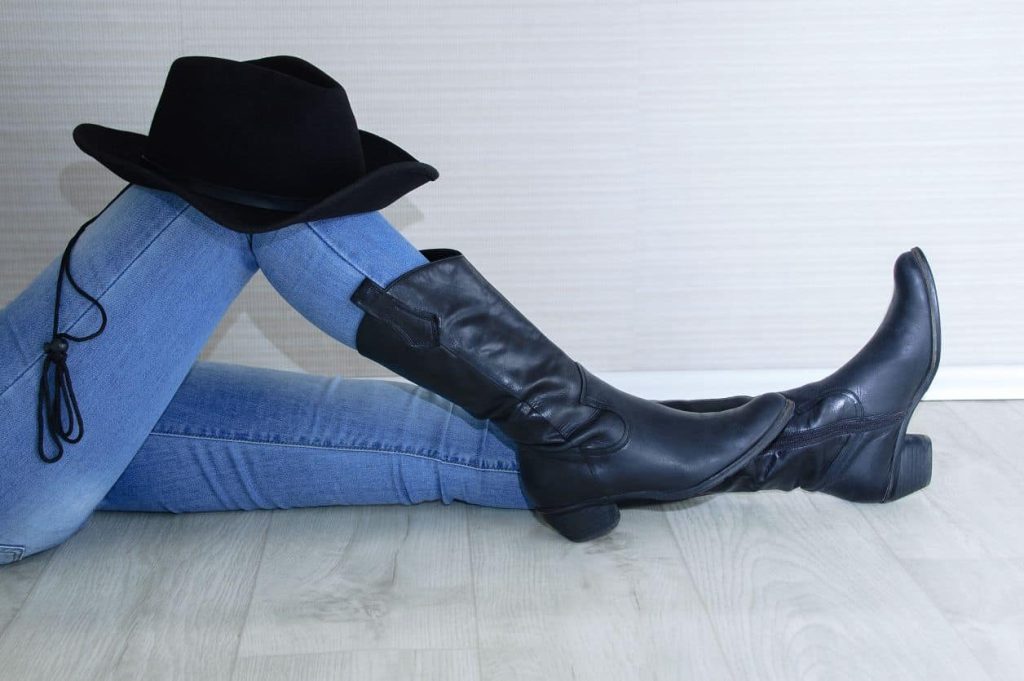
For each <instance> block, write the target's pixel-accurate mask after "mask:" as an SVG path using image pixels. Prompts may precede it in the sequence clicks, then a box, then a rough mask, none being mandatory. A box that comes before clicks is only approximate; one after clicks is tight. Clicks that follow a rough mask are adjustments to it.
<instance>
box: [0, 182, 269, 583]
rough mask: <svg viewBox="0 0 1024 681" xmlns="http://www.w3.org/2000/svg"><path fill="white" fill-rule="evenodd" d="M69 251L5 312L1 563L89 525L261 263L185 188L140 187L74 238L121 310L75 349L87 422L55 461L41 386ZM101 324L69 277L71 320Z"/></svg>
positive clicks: (72, 359)
mask: <svg viewBox="0 0 1024 681" xmlns="http://www.w3.org/2000/svg"><path fill="white" fill-rule="evenodd" d="M58 261H59V258H57V259H55V260H54V261H53V262H52V263H50V264H49V266H47V267H46V268H45V269H44V270H43V271H42V272H41V273H40V274H39V276H38V277H36V278H35V280H33V281H32V282H31V283H30V284H29V286H28V288H26V289H25V290H24V291H23V292H22V293H21V294H20V295H19V296H18V297H17V298H15V299H14V300H13V301H12V302H11V303H10V304H9V305H8V306H7V307H6V308H4V309H3V310H2V311H0V414H2V418H0V563H3V562H11V561H13V560H17V559H18V558H20V557H22V556H26V555H30V554H33V553H36V552H38V551H41V550H43V549H47V548H50V547H52V546H55V545H57V544H59V543H60V542H62V541H63V540H64V539H66V538H67V537H69V536H70V535H71V534H73V533H74V532H75V531H76V530H78V529H79V528H80V527H81V525H82V524H83V523H84V522H85V520H86V519H87V518H88V516H89V514H90V513H91V511H92V510H93V509H94V508H95V506H96V505H97V504H98V503H99V502H100V500H102V499H103V497H104V495H105V494H106V493H107V492H108V491H109V490H110V487H111V486H112V485H113V484H114V482H115V481H116V480H117V479H118V477H119V476H120V475H121V473H123V472H124V469H125V467H126V466H127V465H128V462H129V461H130V460H131V458H132V457H133V456H134V455H135V453H136V452H137V451H138V449H139V447H140V446H141V445H142V443H143V441H144V440H145V439H146V437H147V436H148V435H149V433H150V431H151V430H152V429H153V426H154V425H155V424H156V422H157V420H158V419H159V417H160V414H161V413H163V411H164V409H165V408H166V407H167V405H168V403H169V402H170V401H171V398H172V397H173V395H174V393H175V391H176V390H177V389H178V386H179V385H180V384H181V382H182V381H183V380H184V378H185V376H186V375H187V373H188V371H189V369H190V368H191V367H192V365H193V363H194V362H195V360H196V357H197V356H198V354H199V352H200V350H201V349H202V347H203V344H204V343H205V342H206V340H207V338H208V337H209V335H210V334H211V333H212V331H213V330H214V328H215V327H216V325H217V322H218V321H219V320H220V318H221V316H222V315H223V314H224V312H225V310H226V309H227V307H228V305H229V304H230V303H231V301H232V300H233V299H234V298H235V297H236V295H237V294H238V293H239V291H240V290H241V289H242V287H243V286H244V285H245V283H246V282H247V281H248V280H249V278H250V277H251V276H252V274H253V273H254V272H255V271H256V269H257V265H256V262H255V259H254V257H253V255H252V252H251V250H250V248H249V243H248V240H247V238H246V235H244V234H239V233H237V232H232V231H230V230H227V229H225V228H223V227H221V226H219V225H217V224H216V223H214V222H213V221H211V220H209V219H208V218H206V217H205V216H204V215H202V214H201V213H199V212H198V211H197V210H195V209H194V208H192V207H191V206H190V205H189V204H188V203H187V202H185V201H184V200H183V199H181V198H180V197H178V196H177V195H175V194H172V193H169V192H163V191H158V190H155V189H150V188H146V187H141V186H138V185H130V186H129V187H127V188H126V190H125V191H124V192H123V193H122V194H120V195H119V196H118V197H117V199H116V200H115V201H113V202H112V203H111V204H110V205H109V206H108V207H107V208H106V209H105V210H104V211H103V213H102V214H101V215H100V216H99V217H98V218H97V219H96V221H95V222H93V223H92V224H91V225H90V226H89V227H88V228H87V229H86V230H85V232H84V233H83V235H82V237H81V239H80V240H79V242H78V243H77V245H76V246H75V248H74V250H73V251H72V255H71V270H72V273H73V275H74V276H75V278H76V280H77V281H78V282H79V283H80V284H81V285H82V287H83V288H84V289H85V290H86V291H87V292H89V293H90V294H92V295H94V296H96V297H98V298H99V300H100V302H101V303H102V305H103V306H104V308H105V309H106V312H107V315H108V323H107V327H106V330H105V331H104V332H103V333H102V334H101V335H99V336H98V337H96V338H94V339H92V340H89V341H85V342H83V343H72V344H71V347H70V348H69V350H68V360H67V364H68V368H69V371H70V374H71V377H72V379H73V385H74V389H75V392H76V393H77V396H78V401H79V405H80V408H81V411H82V415H83V418H84V422H85V433H84V437H83V439H82V440H81V441H80V442H79V443H77V444H66V445H65V453H64V457H63V458H62V459H61V460H59V461H57V462H56V463H52V464H47V463H44V462H43V461H42V460H41V459H40V458H39V457H38V455H37V453H36V433H37V430H36V429H37V421H36V418H37V410H38V403H37V399H38V390H39V380H40V374H41V370H42V359H43V352H42V350H43V344H44V343H45V342H46V341H48V340H49V338H50V325H51V323H52V315H53V300H54V293H55V286H56V279H57V271H58V266H59V262H58ZM98 323H99V313H98V310H97V309H96V307H95V306H93V305H92V304H91V303H89V302H88V301H86V300H84V299H82V298H81V297H80V296H78V295H77V294H75V292H74V291H73V290H70V289H69V287H67V286H65V291H64V296H63V302H62V306H61V328H60V330H61V331H64V332H69V333H73V334H75V335H85V334H88V333H90V332H92V331H93V330H95V329H96V328H97V325H98Z"/></svg>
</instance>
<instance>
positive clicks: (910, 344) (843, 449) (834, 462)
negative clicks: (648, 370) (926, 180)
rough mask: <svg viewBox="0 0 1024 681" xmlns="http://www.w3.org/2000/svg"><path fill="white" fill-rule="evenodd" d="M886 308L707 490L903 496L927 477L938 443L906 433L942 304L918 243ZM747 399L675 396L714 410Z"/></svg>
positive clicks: (935, 343)
mask: <svg viewBox="0 0 1024 681" xmlns="http://www.w3.org/2000/svg"><path fill="white" fill-rule="evenodd" d="M893 276H894V279H895V288H894V291H893V294H892V301H891V302H890V304H889V310H888V312H887V314H886V316H885V319H884V320H883V321H882V324H881V326H879V328H878V330H877V331H876V332H875V335H874V336H873V337H872V338H871V340H870V341H868V343H867V345H865V346H864V347H863V348H862V349H861V350H860V352H858V353H857V354H856V355H855V356H854V357H853V359H851V360H850V361H849V362H847V363H846V364H845V365H844V366H843V367H842V368H840V369H839V370H838V371H836V372H835V373H834V374H832V375H831V376H829V377H827V378H824V379H822V380H820V381H817V382H815V383H810V384H808V385H805V386H802V387H800V388H795V389H793V390H787V391H785V392H783V394H784V395H786V396H787V397H789V398H790V399H791V400H793V401H794V402H795V403H796V412H795V413H794V415H793V418H792V420H791V421H790V422H789V424H787V425H786V428H785V430H783V432H782V433H781V434H780V435H779V437H778V438H776V439H775V441H774V442H772V443H771V444H769V445H768V447H767V448H766V449H765V450H764V451H762V452H761V453H760V454H759V455H757V456H756V457H753V458H752V459H750V460H748V461H747V463H746V465H744V467H743V468H742V470H739V471H737V472H736V473H734V474H732V475H730V476H729V477H728V478H727V479H725V480H723V481H721V482H720V483H719V484H718V485H716V486H715V487H714V488H713V489H710V490H708V493H709V494H710V493H713V492H750V491H756V490H763V489H779V490H792V489H794V488H796V487H802V488H804V489H808V490H812V491H817V492H825V493H826V494H831V495H833V496H837V497H840V498H842V499H847V500H849V501H860V502H886V501H893V500H895V499H899V498H901V497H904V496H906V495H908V494H910V493H911V492H916V491H917V490H919V489H921V488H923V487H925V486H926V485H928V483H929V482H930V481H931V472H932V445H931V440H929V439H928V438H927V437H925V436H924V435H906V432H907V424H908V423H909V422H910V417H911V415H912V414H913V413H914V409H915V408H916V407H917V404H918V402H920V400H921V396H922V395H924V392H925V391H926V390H927V389H928V386H929V385H930V384H931V382H932V377H934V376H935V371H936V370H937V369H938V366H939V348H940V332H939V303H938V298H937V297H936V294H935V281H934V279H933V278H932V273H931V268H929V266H928V261H927V260H925V257H924V253H923V252H921V249H919V248H915V249H913V250H911V251H908V252H906V253H903V254H902V255H900V257H899V258H898V259H897V260H896V265H895V267H894V272H893ZM750 399H751V398H749V397H745V396H737V397H727V398H722V399H717V400H689V401H687V400H673V401H669V402H665V403H664V404H667V405H669V406H671V407H674V408H677V409H683V410H686V411H688V412H692V411H697V412H705V413H714V412H716V411H718V410H720V409H730V410H731V409H735V408H736V407H739V406H742V405H743V404H746V402H747V401H748V400H750Z"/></svg>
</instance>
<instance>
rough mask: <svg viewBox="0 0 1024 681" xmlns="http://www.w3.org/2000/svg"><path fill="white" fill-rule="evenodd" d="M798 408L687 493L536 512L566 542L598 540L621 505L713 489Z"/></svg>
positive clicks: (600, 501)
mask: <svg viewBox="0 0 1024 681" xmlns="http://www.w3.org/2000/svg"><path fill="white" fill-rule="evenodd" d="M795 408H796V405H795V404H793V403H792V402H790V403H789V405H787V407H786V409H785V410H784V411H783V412H782V413H781V414H780V415H779V417H778V418H777V419H776V420H775V422H773V423H772V425H771V427H770V428H768V429H767V430H766V431H765V433H764V434H763V435H762V436H761V437H760V438H759V439H758V440H757V442H755V443H754V444H753V445H751V447H750V449H748V450H747V452H746V453H744V454H743V455H742V456H740V457H739V458H737V460H736V461H734V462H733V463H732V464H731V465H729V466H728V467H726V468H724V469H722V470H721V471H720V472H719V473H718V474H717V475H715V476H713V477H711V478H709V479H707V480H705V481H704V482H702V483H701V484H699V485H695V486H694V487H691V488H689V489H686V490H680V491H674V492H663V491H647V492H629V493H627V494H618V495H614V496H609V497H603V498H601V499H594V500H590V501H587V502H584V503H581V504H573V505H571V506H565V507H563V508H557V509H535V510H536V512H537V515H539V516H540V517H541V518H542V519H543V520H544V522H546V523H547V524H548V525H550V526H551V527H552V528H553V529H554V530H555V531H556V532H558V533H559V534H560V535H562V536H563V537H565V538H566V539H568V540H570V541H574V542H586V541H591V540H593V539H598V538H599V537H603V536H604V535H606V534H608V533H609V532H611V531H612V530H614V529H615V527H616V526H617V525H618V524H619V519H620V512H619V506H618V505H619V504H620V503H621V504H624V503H634V502H641V503H643V502H657V503H668V502H673V501H684V500H686V499H692V498H694V497H697V496H700V495H702V494H704V493H705V492H707V491H708V490H710V489H713V488H714V487H716V486H717V485H718V484H719V483H720V482H721V481H722V480H724V479H725V478H727V477H729V476H730V475H732V474H734V473H735V472H736V471H738V470H740V469H741V468H743V467H744V466H745V465H746V464H747V463H748V462H749V461H750V459H751V457H754V456H757V455H758V454H759V453H760V452H761V450H762V449H764V448H765V447H766V446H767V445H768V443H769V442H771V441H772V440H774V439H775V437H776V436H777V435H778V434H779V433H780V432H782V429H783V428H785V427H786V424H787V423H789V420H790V418H792V416H793V411H794V409H795Z"/></svg>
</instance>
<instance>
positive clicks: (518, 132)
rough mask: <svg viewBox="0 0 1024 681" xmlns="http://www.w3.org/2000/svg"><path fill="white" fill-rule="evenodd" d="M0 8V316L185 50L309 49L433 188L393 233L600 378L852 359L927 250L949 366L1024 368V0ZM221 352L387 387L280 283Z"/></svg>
mask: <svg viewBox="0 0 1024 681" xmlns="http://www.w3.org/2000/svg"><path fill="white" fill-rule="evenodd" d="M0 7H2V12H3V16H2V23H0V272H2V287H0V304H3V303H6V302H7V301H9V300H10V299H12V298H13V297H14V296H15V295H17V293H18V292H19V290H20V289H21V288H22V287H23V286H24V285H25V284H27V283H28V281H29V280H30V279H31V278H32V277H34V276H35V274H36V273H37V271H38V270H39V269H40V268H41V267H43V265H44V264H45V263H46V262H48V261H49V260H50V259H51V258H53V257H55V256H56V255H57V254H58V253H59V252H60V250H61V248H62V247H63V245H64V243H65V242H66V241H67V238H68V237H69V236H70V234H71V233H72V231H73V230H74V228H76V227H77V226H78V225H79V224H80V223H81V222H82V221H84V220H85V219H86V218H87V217H89V216H91V215H93V214H94V213H95V212H97V211H98V210H99V209H100V208H101V207H102V206H103V205H104V204H105V203H106V202H107V201H108V200H109V198H110V197H111V196H112V195H113V194H114V193H115V192H116V191H117V189H119V188H120V187H121V186H122V182H121V181H120V180H119V179H117V178H116V177H114V176H113V175H112V174H110V173H109V172H107V171H106V170H104V169H103V168H102V167H101V166H99V165H98V164H97V163H95V162H94V161H92V160H91V159H89V158H88V157H86V156H85V155H84V154H83V153H81V152H80V151H79V150H78V149H77V148H76V147H75V146H74V144H73V142H72V140H71V129H72V128H73V127H74V125H76V124H77V123H80V122H95V123H101V124H104V125H109V126H114V127H123V128H126V129H130V130H135V131H139V132H145V131H146V130H147V128H148V124H149V120H150V116H151V114H152V110H153V107H154V106H155V104H156V101H157V98H158V96H159V93H160V89H161V87H162V84H163V78H164V76H165V74H166V69H167V66H168V64H169V63H170V62H171V60H172V59H173V58H174V57H176V56H179V55H182V54H213V55H218V56H226V57H231V58H238V59H249V58H254V57H259V56H266V55H270V54H295V55H298V56H301V57H304V58H306V59H309V60H310V61H312V62H314V63H316V64H318V65H319V66H321V67H322V68H324V69H325V70H327V71H328V72H329V73H331V74H332V75H334V76H335V77H336V78H337V79H338V80H339V81H341V82H342V83H343V84H344V85H345V86H346V88H347V90H348V91H349V95H350V98H351V100H352V102H353V106H354V108H355V112H356V115H357V118H358V119H359V122H360V124H361V126H362V127H364V128H366V129H369V130H372V131H375V132H377V133H379V134H383V135H385V136H387V137H389V138H391V139H393V140H395V141H396V142H398V143H399V144H400V145H402V146H403V147H405V148H406V149H408V150H409V151H411V152H412V153H413V154H414V155H416V156H418V157H419V158H421V159H422V160H425V161H427V162H430V163H432V164H434V165H435V166H436V167H437V168H438V169H439V170H440V171H441V179H440V180H439V181H438V182H436V183H433V184H431V185H428V186H426V187H423V188H421V189H419V190H417V191H416V192H414V193H413V194H411V195H409V196H408V197H406V198H405V199H403V200H401V201H400V202H398V203H397V204H395V205H393V206H392V207H391V208H389V209H388V210H387V211H385V213H386V215H387V216H388V217H389V218H391V219H392V221H393V222H395V223H396V224H397V225H399V226H400V227H401V228H402V229H403V232H404V233H405V234H406V235H407V236H408V237H409V238H410V239H411V240H412V241H413V242H414V243H415V244H416V245H417V246H418V247H421V248H425V247H434V246H452V247H457V248H460V249H461V250H463V251H464V252H465V253H466V254H467V255H468V256H469V257H470V259H471V260H472V261H473V262H474V264H476V265H477V267H478V268H479V269H481V270H482V271H483V272H484V273H485V274H487V275H488V277H489V278H490V279H491V280H492V281H493V282H494V283H495V284H496V285H498V286H499V287H500V288H501V289H502V290H503V291H504V292H505V293H506V295H508V297H509V298H511V299H512V301H513V302H515V303H516V304H517V305H518V306H519V307H520V308H521V309H523V311H524V312H526V313H527V314H528V315H529V316H530V317H531V318H532V319H534V320H535V321H536V322H537V323H538V325H539V326H540V327H541V328H542V329H543V330H544V331H545V332H547V333H548V335H549V336H551V337H552V338H553V339H555V340H556V341H557V342H559V343H560V344H562V345H563V347H565V348H566V350H567V351H569V352H570V354H572V355H574V356H575V357H576V358H578V359H580V360H582V361H583V362H584V363H586V364H588V366H591V367H592V368H594V369H595V370H598V371H601V372H608V371H634V372H635V371H680V370H694V371H696V370H719V369H747V370H750V369H765V370H793V369H800V368H808V367H810V368H818V367H833V366H835V365H837V364H839V363H841V362H842V361H843V360H844V359H845V358H846V357H847V356H849V355H850V354H851V353H852V352H853V351H855V350H856V349H857V348H858V347H859V346H860V345H861V344H862V343H863V341H864V340H866V338H867V337H868V336H869V335H870V333H871V332H872V330H873V329H874V327H875V325H876V324H877V322H878V321H879V320H880V318H881V315H882V313H883V311H884V308H885V305H886V303H887V301H888V296H889V290H890V285H891V279H890V272H891V263H892V260H893V258H894V257H895V256H896V255H897V254H898V253H899V252H900V251H902V250H906V249H907V248H909V247H911V246H914V245H919V246H921V247H923V248H924V249H925V252H926V253H927V255H928V257H929V259H930V260H931V263H932V266H933V269H934V271H935V273H936V277H937V280H938V288H939V297H940V301H941V304H942V316H943V324H944V328H943V331H944V351H943V362H944V364H943V366H944V368H949V367H956V366H959V367H976V366H979V365H987V366H990V367H991V366H998V367H1002V366H1004V365H1006V366H1021V365H1024V342H1022V341H1024V314H1022V312H1024V305H1022V302H1021V301H1022V298H1024V296H1022V294H1024V268H1022V267H1021V262H1022V256H1024V234H1022V227H1024V224H1022V223H1024V3H1020V2H1005V3H999V2H966V1H963V2H916V3H915V2H893V1H885V2H882V1H875V0H870V1H861V2H839V1H838V0H817V1H811V0H808V1H805V2H794V1H785V2H757V1H749V2H748V1H739V2H733V1H723V0H715V1H705V2H663V3H655V2H647V1H643V2H614V3H607V4H605V3H597V2H593V1H586V2H557V1H551V0H547V1H537V0H529V1H514V2H513V1H509V2H495V1H493V0H478V1H475V2H451V1H450V0H445V1H443V2H429V3H423V2H419V3H417V2H410V1H409V0H392V1H390V2H387V3H378V2H366V3H353V2H349V3H342V2H327V1H326V0H319V1H318V2H309V3H295V2H281V1H280V0H276V1H274V2H268V1H265V0H255V1H254V0H232V1H229V2H225V1H216V0H213V1H210V0H203V1H202V2H199V1H194V0H182V2H178V3H168V2H145V3H139V2H133V3H117V2H109V1H108V2H73V3H55V2H42V1H40V0H34V1H25V0H17V1H15V0H3V2H2V5H0ZM206 354H207V356H208V357H215V358H218V359H226V360H230V361H238V362H244V363H250V364H262V365H267V366H277V367H283V368H301V369H304V370H308V371H316V372H344V373H349V374H353V375H366V374H375V373H379V372H380V370H379V369H377V368H376V367H374V366H372V365H370V364H368V363H365V362H364V361H363V360H362V359H361V358H359V357H358V356H357V355H355V353H354V352H351V351H348V350H346V349H344V348H341V347H339V346H338V345H337V344H336V343H334V342H333V341H330V340H329V339H327V338H326V337H324V336H323V335H322V334H320V333H319V332H318V331H316V330H315V329H313V327H311V326H310V325H308V324H307V323H306V322H305V321H303V320H302V319H301V318H300V317H299V316H298V315H297V314H296V313H294V312H293V311H291V309H290V308H288V306H287V305H286V304H285V303H283V302H282V301H281V300H280V299H278V298H277V297H276V295H275V294H274V293H273V292H272V291H271V290H270V288H269V286H267V284H266V282H265V281H263V280H262V279H261V278H258V279H257V280H255V281H254V282H253V284H252V285H250V287H249V289H247V290H246V292H245V293H244V294H243V295H242V296H241V297H240V298H239V300H238V301H237V304H236V305H235V306H234V307H233V309H232V310H231V313H230V314H229V315H228V317H227V318H226V319H225V320H224V323H223V324H222V325H221V328H220V329H219V331H218V333H217V334H216V336H215V338H214V339H212V341H211V344H210V345H209V347H208V349H207V353H206ZM959 371H960V373H961V374H963V372H964V371H967V375H970V372H971V371H974V369H966V370H965V369H961V370H959ZM992 373H993V371H992V370H990V371H989V374H992ZM994 373H995V374H997V376H999V375H1002V376H1006V377H1011V376H1017V377H1019V376H1020V374H1019V373H1018V374H1016V375H1014V374H1012V373H1004V372H1003V371H1002V369H997V370H995V372H994ZM943 374H944V372H940V375H939V380H940V381H941V380H942V378H943ZM694 375H696V374H694ZM702 375H703V374H702ZM741 375H743V374H741ZM772 375H773V376H774V375H775V374H772ZM789 375H790V374H786V373H785V371H783V374H782V379H781V380H785V379H786V378H787V377H788V376H789ZM792 375H794V376H795V375H796V374H792ZM702 380H704V379H702ZM709 380H710V379H709ZM1007 380H1009V379H1006V380H1003V382H1002V389H1005V388H1006V381H1007ZM1014 380H1016V379H1014ZM997 382H998V381H997ZM711 383H712V384H713V383H714V381H711ZM703 385H704V387H705V388H707V386H708V384H707V383H706V382H705V383H704V384H703ZM737 385H738V386H739V387H742V385H744V384H743V381H742V380H741V381H740V382H739V383H738V384H737ZM730 386H731V384H730ZM776 387H779V388H781V387H784V386H782V385H779V386H776ZM1020 387H1021V389H1024V386H1020Z"/></svg>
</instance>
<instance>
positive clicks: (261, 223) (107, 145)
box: [72, 123, 438, 233]
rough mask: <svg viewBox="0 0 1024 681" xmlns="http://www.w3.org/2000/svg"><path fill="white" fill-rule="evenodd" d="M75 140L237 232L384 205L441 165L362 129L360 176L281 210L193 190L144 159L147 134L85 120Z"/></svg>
mask: <svg viewBox="0 0 1024 681" xmlns="http://www.w3.org/2000/svg"><path fill="white" fill-rule="evenodd" d="M72 136H73V137H74V140H75V144H77V145H78V147H79V148H80V149H81V150H82V151H84V152H85V153H87V154H89V155H90V156H92V157H93V158H94V159H96V160H97V161H99V162H100V163H102V164H103V165H104V166H106V167H107V169H109V170H110V171H111V172H113V173H114V174H115V175H117V176H118V177H121V178H122V179H125V180H127V181H129V182H134V183H136V184H140V185H143V186H146V187H152V188H154V189H163V190H166V191H171V192H174V193H175V194H178V195H179V196H181V197H182V198H183V199H185V200H186V201H188V202H189V203H190V204H192V205H193V206H195V208H196V209H197V210H199V211H200V212H202V213H203V214H205V215H207V216H208V217H209V218H211V219H212V220H214V221H215V222H217V223H219V224H221V225H223V226H224V227H227V228H228V229H232V230H234V231H236V232H247V233H256V232H269V231H272V230H275V229H280V228H281V227H286V226H288V225H292V224H297V223H302V222H310V221H313V220H322V219H325V218H330V217H340V216H342V215H352V214H355V213H367V212H370V211H374V210H380V209H381V208H384V207H385V206H388V205H390V204H392V203H394V202H395V201H396V200H397V199H398V198H400V197H402V196H403V195H405V194H408V193H409V192H411V191H412V190H413V189H416V188H417V187H419V186H420V185H422V184H426V183H427V182H430V181H432V180H436V179H437V178H438V172H437V170H436V169H435V168H434V167H433V166H431V165H428V164H426V163H421V162H420V161H417V160H416V159H414V158H413V157H412V156H411V155H409V153H408V152H406V151H405V150H403V149H401V148H400V147H399V146H398V145H396V144H394V143H393V142H390V141H388V140H386V139H384V138H383V137H380V136H378V135H374V134H373V133H370V132H366V131H364V130H360V131H359V137H360V140H361V142H362V146H363V159H364V161H365V164H366V173H365V174H364V175H363V176H362V177H360V178H359V179H358V180H356V181H355V182H352V183H351V184H348V185H346V186H344V187H341V188H339V189H338V191H336V192H334V193H332V194H329V195H328V196H326V197H324V198H323V199H322V200H320V201H318V202H317V203H316V204H314V205H311V206H309V207H307V208H304V209H302V210H300V211H279V210H270V209H268V208H259V207H256V206H250V205H244V204H240V203H233V202H230V201H225V200H222V199H217V198H213V197H211V196H207V195H205V194H199V193H197V192H195V191H192V190H191V189H189V188H188V187H186V186H183V185H182V184H181V183H180V182H178V181H175V179H174V178H171V177H168V176H166V175H162V174H161V173H160V172H159V171H158V170H156V169H154V168H152V167H150V166H148V165H146V164H145V163H143V161H142V152H143V150H144V149H145V146H146V136H145V135H140V134H139V133H134V132H128V131H126V130H115V129H114V128H107V127H105V126H102V125H96V124H94V123H82V124H80V125H78V126H76V127H75V129H74V132H73V133H72Z"/></svg>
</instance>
